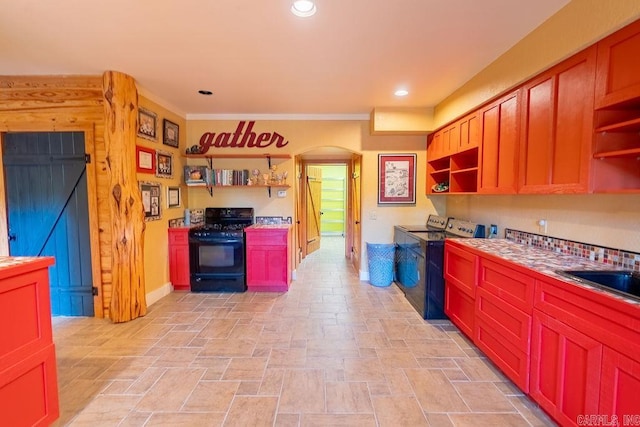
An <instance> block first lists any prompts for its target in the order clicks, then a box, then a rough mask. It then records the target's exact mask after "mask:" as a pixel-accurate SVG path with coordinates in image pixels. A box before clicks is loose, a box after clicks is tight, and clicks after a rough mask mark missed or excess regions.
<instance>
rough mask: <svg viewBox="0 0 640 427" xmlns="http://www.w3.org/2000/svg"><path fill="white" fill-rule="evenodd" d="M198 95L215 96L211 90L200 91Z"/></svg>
mask: <svg viewBox="0 0 640 427" xmlns="http://www.w3.org/2000/svg"><path fill="white" fill-rule="evenodd" d="M198 93H199V94H200V95H213V92H211V91H210V90H199V91H198Z"/></svg>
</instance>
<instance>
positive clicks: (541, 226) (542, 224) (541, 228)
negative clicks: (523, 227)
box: [538, 219, 547, 234]
mask: <svg viewBox="0 0 640 427" xmlns="http://www.w3.org/2000/svg"><path fill="white" fill-rule="evenodd" d="M538 232H539V233H542V234H547V220H546V219H541V220H538Z"/></svg>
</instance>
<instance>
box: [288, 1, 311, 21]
mask: <svg viewBox="0 0 640 427" xmlns="http://www.w3.org/2000/svg"><path fill="white" fill-rule="evenodd" d="M291 13H293V14H294V15H296V16H299V17H301V18H308V17H309V16H313V15H315V13H316V5H315V4H314V3H313V2H312V1H311V0H296V1H294V2H293V4H292V5H291Z"/></svg>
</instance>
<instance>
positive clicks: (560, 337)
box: [530, 310, 603, 425]
mask: <svg viewBox="0 0 640 427" xmlns="http://www.w3.org/2000/svg"><path fill="white" fill-rule="evenodd" d="M531 350H532V351H531V388H530V394H531V397H532V398H533V399H534V400H535V401H536V402H538V404H539V405H540V406H541V407H542V408H543V409H544V410H545V411H547V412H548V413H549V414H550V415H551V416H552V417H553V418H554V419H555V420H556V421H557V422H558V423H560V424H561V425H576V424H577V422H578V420H579V417H584V416H587V415H598V414H600V413H601V412H600V411H599V398H600V376H601V366H602V353H603V345H602V343H600V342H599V341H597V340H595V339H593V338H591V337H589V336H587V335H585V334H583V333H581V332H579V331H577V330H575V329H574V328H572V327H570V326H567V325H566V324H565V323H563V322H561V321H559V320H557V319H555V318H553V317H550V316H548V315H546V314H544V313H542V312H540V311H539V310H534V314H533V337H532V349H531Z"/></svg>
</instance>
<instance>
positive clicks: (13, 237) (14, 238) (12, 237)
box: [9, 234, 18, 242]
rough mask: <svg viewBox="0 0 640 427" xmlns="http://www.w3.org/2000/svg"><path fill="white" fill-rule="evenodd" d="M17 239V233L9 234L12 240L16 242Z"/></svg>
mask: <svg viewBox="0 0 640 427" xmlns="http://www.w3.org/2000/svg"><path fill="white" fill-rule="evenodd" d="M16 240H18V237H17V236H16V235H15V234H9V241H10V242H15V241H16Z"/></svg>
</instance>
